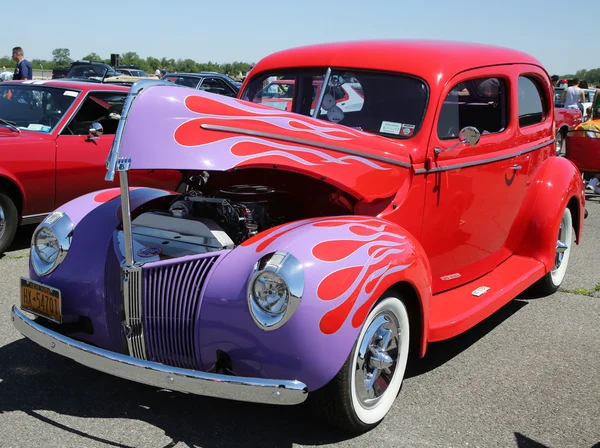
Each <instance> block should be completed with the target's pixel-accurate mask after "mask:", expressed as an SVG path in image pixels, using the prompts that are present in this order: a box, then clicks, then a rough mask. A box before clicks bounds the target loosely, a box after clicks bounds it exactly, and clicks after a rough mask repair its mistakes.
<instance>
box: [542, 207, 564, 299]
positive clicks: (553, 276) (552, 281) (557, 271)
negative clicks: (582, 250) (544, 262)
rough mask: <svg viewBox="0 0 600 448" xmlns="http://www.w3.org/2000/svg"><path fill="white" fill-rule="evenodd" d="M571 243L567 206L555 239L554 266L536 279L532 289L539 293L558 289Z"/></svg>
mask: <svg viewBox="0 0 600 448" xmlns="http://www.w3.org/2000/svg"><path fill="white" fill-rule="evenodd" d="M572 244H573V217H572V215H571V210H569V207H565V210H564V212H563V216H562V219H561V221H560V228H559V230H558V238H557V239H556V255H555V257H554V267H553V269H552V270H551V271H550V272H548V273H547V274H546V275H545V276H544V277H542V278H541V279H540V280H538V282H537V283H535V285H534V289H535V291H536V292H537V293H539V294H541V295H550V294H552V293H554V292H556V291H557V290H558V288H559V287H560V285H561V284H562V282H563V280H564V279H565V275H566V273H567V266H568V265H569V256H570V254H571V246H572Z"/></svg>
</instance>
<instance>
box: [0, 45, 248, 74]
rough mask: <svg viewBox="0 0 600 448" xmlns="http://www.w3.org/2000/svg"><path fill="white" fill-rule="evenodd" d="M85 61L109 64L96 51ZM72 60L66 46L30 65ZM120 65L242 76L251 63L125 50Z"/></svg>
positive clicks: (0, 62) (8, 62)
mask: <svg viewBox="0 0 600 448" xmlns="http://www.w3.org/2000/svg"><path fill="white" fill-rule="evenodd" d="M81 59H85V60H87V61H94V62H105V63H107V64H110V57H109V59H103V58H102V57H101V56H100V55H98V54H97V53H94V52H92V53H90V54H88V55H87V56H85V57H83V58H81ZM72 61H73V60H72V59H71V52H70V50H69V49H68V48H56V49H55V50H53V51H52V59H51V60H44V59H31V60H29V62H31V66H32V67H33V69H34V70H41V69H42V68H43V69H44V70H52V69H55V68H66V67H69V65H70V64H71V62H72ZM119 64H120V65H134V66H136V67H139V68H140V69H141V70H144V71H145V72H146V73H148V74H151V75H152V74H154V71H155V70H156V69H157V68H159V69H161V70H162V69H165V70H167V71H169V72H203V71H209V72H218V73H229V74H230V76H232V77H237V76H240V74H241V75H242V76H244V75H245V74H246V72H247V71H248V70H250V67H251V63H248V62H238V61H235V62H230V63H224V64H219V63H216V62H210V61H209V62H196V61H194V60H193V59H177V60H175V59H173V58H160V59H159V58H155V57H152V56H149V57H147V58H145V59H144V58H141V57H140V56H139V55H138V54H137V53H136V52H135V51H127V52H125V53H123V54H121V55H120V58H119ZM14 65H15V63H14V61H13V60H12V59H11V58H10V57H9V56H4V57H2V58H0V68H1V67H2V66H4V67H14Z"/></svg>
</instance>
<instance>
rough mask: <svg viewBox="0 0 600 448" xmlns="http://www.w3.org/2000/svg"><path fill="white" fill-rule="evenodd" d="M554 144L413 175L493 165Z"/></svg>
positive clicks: (541, 145) (553, 140)
mask: <svg viewBox="0 0 600 448" xmlns="http://www.w3.org/2000/svg"><path fill="white" fill-rule="evenodd" d="M554 142H555V139H552V140H548V141H547V142H544V143H541V144H539V145H535V146H530V147H529V148H527V149H522V150H520V151H517V152H514V153H511V154H507V155H503V156H497V157H490V158H488V159H483V160H476V161H473V162H464V163H455V164H453V165H445V166H439V167H436V168H431V169H429V170H428V169H426V168H419V169H418V170H415V174H429V173H441V172H445V171H452V170H459V169H461V168H469V167H472V166H478V165H487V164H488V163H494V162H499V161H501V160H506V159H512V158H513V157H518V156H521V155H523V154H527V153H530V152H533V151H537V150H538V149H541V148H543V147H545V146H548V145H552V144H554Z"/></svg>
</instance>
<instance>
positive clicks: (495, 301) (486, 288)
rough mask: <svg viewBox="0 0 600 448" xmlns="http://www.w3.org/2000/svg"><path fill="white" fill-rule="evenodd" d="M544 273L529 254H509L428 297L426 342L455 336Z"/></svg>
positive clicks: (523, 289) (498, 307) (539, 264)
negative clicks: (464, 281) (482, 272)
mask: <svg viewBox="0 0 600 448" xmlns="http://www.w3.org/2000/svg"><path fill="white" fill-rule="evenodd" d="M544 274H545V268H544V265H543V264H542V263H541V262H539V261H537V260H534V259H532V258H528V257H522V256H518V255H513V256H511V257H510V258H509V259H508V260H506V261H505V262H504V263H502V264H501V265H499V266H498V267H496V269H494V270H493V271H492V272H490V273H489V274H486V275H484V276H483V277H481V278H478V279H477V280H474V281H472V282H470V283H468V284H466V285H463V286H461V287H459V288H455V289H452V290H450V291H446V292H443V293H440V294H437V295H435V296H433V297H432V298H431V301H430V308H429V309H430V314H429V338H428V340H429V342H435V341H442V340H444V339H449V338H452V337H454V336H457V335H459V334H461V333H463V332H464V331H466V330H468V329H469V328H471V327H473V326H475V325H477V324H478V323H479V322H481V321H482V320H484V319H485V318H486V317H488V316H490V315H492V314H493V313H494V312H496V311H497V310H499V309H500V308H502V307H503V306H504V305H506V304H507V303H508V302H510V301H511V300H512V299H514V298H515V297H516V296H517V295H519V294H520V293H522V292H523V291H525V290H526V289H527V288H528V287H529V286H531V285H532V284H533V283H535V282H536V281H537V280H538V279H540V278H541V277H543V276H544Z"/></svg>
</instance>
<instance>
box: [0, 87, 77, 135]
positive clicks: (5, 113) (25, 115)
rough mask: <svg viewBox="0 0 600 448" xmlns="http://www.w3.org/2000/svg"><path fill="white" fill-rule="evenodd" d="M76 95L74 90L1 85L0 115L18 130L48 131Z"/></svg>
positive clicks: (1, 124) (0, 124)
mask: <svg viewBox="0 0 600 448" xmlns="http://www.w3.org/2000/svg"><path fill="white" fill-rule="evenodd" d="M78 95H79V92H77V91H75V90H65V89H57V88H52V87H42V86H34V85H31V86H26V85H14V84H13V85H2V84H0V118H2V119H3V120H6V121H8V122H10V123H11V124H14V125H15V126H17V127H18V128H20V129H26V130H28V131H36V132H51V131H52V130H53V129H54V127H55V126H56V125H57V124H58V122H59V121H60V120H61V118H62V117H63V116H64V114H65V113H66V111H67V110H68V109H69V107H70V106H71V104H73V101H75V98H77V96H78ZM0 126H5V124H3V123H1V122H0Z"/></svg>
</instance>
